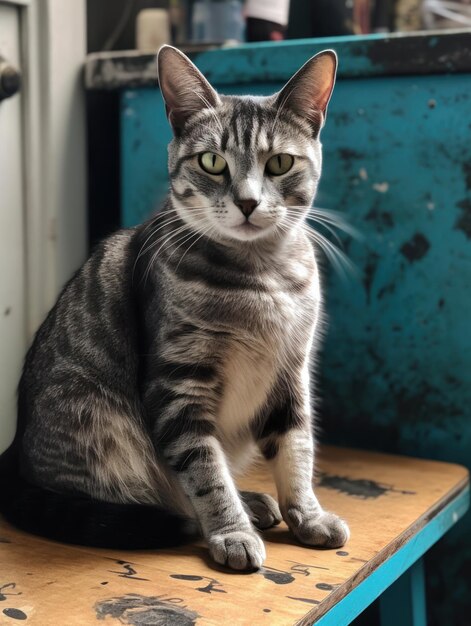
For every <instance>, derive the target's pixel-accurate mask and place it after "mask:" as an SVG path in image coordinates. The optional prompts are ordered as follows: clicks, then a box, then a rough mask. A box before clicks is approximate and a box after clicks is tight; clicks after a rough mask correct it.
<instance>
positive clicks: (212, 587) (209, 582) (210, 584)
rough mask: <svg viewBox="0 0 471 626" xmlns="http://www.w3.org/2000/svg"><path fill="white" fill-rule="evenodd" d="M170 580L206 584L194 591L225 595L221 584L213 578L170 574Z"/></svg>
mask: <svg viewBox="0 0 471 626" xmlns="http://www.w3.org/2000/svg"><path fill="white" fill-rule="evenodd" d="M170 578H175V579H176V580H189V581H194V582H198V581H203V582H206V585H204V586H203V587H196V588H195V589H196V591H200V592H201V593H213V592H217V593H227V591H225V590H224V589H221V588H220V587H222V585H221V583H220V582H219V581H218V580H216V579H215V578H209V577H208V576H196V575H194V574H170Z"/></svg>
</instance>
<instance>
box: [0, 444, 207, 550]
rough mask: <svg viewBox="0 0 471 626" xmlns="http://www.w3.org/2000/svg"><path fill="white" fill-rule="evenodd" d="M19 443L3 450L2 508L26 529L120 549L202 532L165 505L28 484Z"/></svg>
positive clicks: (160, 544)
mask: <svg viewBox="0 0 471 626" xmlns="http://www.w3.org/2000/svg"><path fill="white" fill-rule="evenodd" d="M19 465H20V464H19V454H18V446H17V444H16V442H14V443H13V444H12V445H11V446H10V448H8V449H7V450H6V451H5V452H4V453H3V454H2V455H0V513H1V514H2V515H3V516H4V518H5V519H6V520H7V521H8V522H10V523H11V524H12V525H14V526H16V527H17V528H19V529H21V530H25V531H27V532H30V533H33V534H35V535H41V536H42V537H46V538H47V539H53V540H55V541H61V542H65V543H72V544H79V545H85V546H95V547H100V548H116V549H129V550H138V549H152V548H166V547H174V546H178V545H182V544H184V543H187V542H188V541H190V540H192V539H194V538H195V537H196V536H197V529H196V524H195V522H194V521H192V520H189V519H186V518H183V517H180V516H178V515H175V514H173V513H170V512H168V511H165V510H163V509H161V508H158V507H154V506H148V505H141V504H117V503H111V502H102V501H99V500H94V499H92V498H89V497H87V496H83V495H78V496H76V495H66V494H60V493H56V492H54V491H49V490H47V489H43V488H41V487H38V486H36V485H33V484H30V483H28V482H27V481H26V480H24V479H23V478H22V476H21V474H20V467H19Z"/></svg>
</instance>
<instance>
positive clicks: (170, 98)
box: [157, 45, 221, 134]
mask: <svg viewBox="0 0 471 626" xmlns="http://www.w3.org/2000/svg"><path fill="white" fill-rule="evenodd" d="M157 66H158V72H159V84H160V90H161V92H162V96H163V98H164V101H165V108H166V111H167V117H168V121H169V122H170V125H171V126H172V128H173V130H174V131H175V132H176V133H177V134H178V132H179V131H180V130H181V129H182V128H183V127H184V125H185V123H186V122H187V120H188V119H189V118H190V117H191V116H192V115H194V114H195V113H198V111H202V110H203V109H208V108H213V107H215V106H217V105H218V104H220V103H221V101H220V99H219V96H218V95H217V93H216V91H215V90H214V89H213V88H212V87H211V85H210V84H209V83H208V81H207V80H206V78H205V77H204V76H203V74H202V73H201V72H200V71H199V69H198V68H197V67H196V65H194V64H193V63H192V62H191V61H190V59H189V58H188V57H187V56H186V55H184V54H183V52H180V50H177V49H176V48H174V47H173V46H167V45H165V46H162V47H161V48H160V50H159V53H158V56H157Z"/></svg>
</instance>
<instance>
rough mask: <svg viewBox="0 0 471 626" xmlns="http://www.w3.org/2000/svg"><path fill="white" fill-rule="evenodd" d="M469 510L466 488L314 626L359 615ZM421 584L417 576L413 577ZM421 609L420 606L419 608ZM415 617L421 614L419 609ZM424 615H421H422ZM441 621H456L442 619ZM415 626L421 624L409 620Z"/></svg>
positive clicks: (338, 625) (335, 624) (399, 625)
mask: <svg viewBox="0 0 471 626" xmlns="http://www.w3.org/2000/svg"><path fill="white" fill-rule="evenodd" d="M468 509H469V488H466V489H465V490H463V491H462V492H461V493H460V494H458V496H457V497H456V498H455V499H454V500H452V501H451V502H450V503H449V504H448V505H447V506H446V507H445V508H444V509H442V510H441V511H440V512H439V513H438V515H437V516H436V517H434V518H432V519H431V520H430V521H429V522H428V524H426V526H424V528H422V530H421V531H420V532H419V533H417V534H416V535H414V536H413V537H412V538H411V539H410V540H409V541H408V542H407V543H405V544H404V545H403V546H402V547H401V548H400V549H399V550H398V551H397V552H396V553H395V554H393V555H392V556H391V557H390V558H389V559H387V560H386V561H384V563H382V564H381V565H380V566H379V567H378V568H377V569H375V570H374V571H373V572H371V574H370V575H369V576H368V577H367V578H365V580H364V581H363V582H361V583H360V584H359V585H357V586H356V587H354V588H353V589H352V591H351V592H350V593H349V594H348V595H347V596H345V598H344V599H343V600H341V601H340V602H338V603H337V604H336V605H335V606H333V607H332V609H330V611H328V612H327V613H326V614H325V615H323V617H321V618H320V619H319V620H317V621H316V622H315V624H316V626H345V625H347V624H350V623H351V622H352V621H353V620H354V619H355V617H357V616H358V615H360V613H361V612H362V611H364V610H365V609H366V607H367V606H369V605H370V604H371V603H372V602H373V601H374V600H376V598H378V597H379V596H380V595H381V594H382V593H383V592H384V591H385V590H386V589H388V587H390V586H391V585H392V584H393V583H394V582H395V581H397V580H398V578H399V577H400V576H401V575H403V574H404V572H407V570H408V569H409V568H410V567H411V566H413V565H414V563H416V561H417V560H418V559H420V558H421V557H422V556H423V555H424V554H425V553H426V552H427V550H429V549H430V547H431V546H433V544H434V543H436V542H437V541H438V540H439V539H440V538H441V537H443V535H444V534H445V533H446V532H447V531H448V530H449V529H450V528H451V527H452V526H453V525H454V524H456V522H457V521H458V519H460V518H461V517H462V516H463V515H464V514H465V513H466V511H467V510H468ZM416 582H418V583H419V584H420V579H418V580H416ZM419 611H420V609H419ZM417 616H418V618H420V617H421V614H420V612H418V615H417ZM422 617H423V614H422ZM425 623H426V622H425V621H424V622H423V624H425ZM442 623H443V624H455V622H453V621H451V620H450V621H444V622H442ZM391 624H394V626H409V624H408V623H407V622H402V621H397V622H393V621H391ZM412 624H414V626H422V624H421V623H420V621H419V622H417V623H415V622H412ZM382 626H383V625H382Z"/></svg>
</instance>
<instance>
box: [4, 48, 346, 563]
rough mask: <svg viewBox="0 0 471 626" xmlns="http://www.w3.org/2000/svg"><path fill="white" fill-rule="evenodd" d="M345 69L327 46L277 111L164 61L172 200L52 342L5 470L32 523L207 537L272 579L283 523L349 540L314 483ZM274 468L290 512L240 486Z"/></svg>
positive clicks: (41, 356) (86, 291)
mask: <svg viewBox="0 0 471 626" xmlns="http://www.w3.org/2000/svg"><path fill="white" fill-rule="evenodd" d="M336 67H337V57H336V55H335V53H334V52H333V51H324V52H321V53H319V54H317V55H316V56H314V57H313V58H311V59H310V60H309V61H307V63H305V65H303V66H302V68H301V69H300V70H299V71H298V72H297V73H296V74H295V75H294V76H293V77H292V78H291V79H290V80H289V82H288V83H287V84H286V85H285V87H284V88H283V89H282V90H281V91H280V92H279V93H277V94H275V95H273V96H271V97H251V96H244V97H239V96H223V95H219V94H218V93H217V92H216V91H215V90H214V89H213V87H212V86H211V85H210V84H209V83H208V81H207V80H206V79H205V78H204V76H203V75H202V74H201V73H200V72H199V70H198V69H197V68H196V67H195V65H193V63H192V62H191V61H190V60H189V59H188V58H187V57H186V56H185V55H184V54H183V53H181V52H180V51H178V50H177V49H175V48H173V47H171V46H164V47H162V48H161V49H160V51H159V55H158V75H159V83H160V88H161V92H162V95H163V98H164V102H165V107H166V111H167V116H168V120H169V122H170V125H171V127H172V129H173V139H172V141H171V143H170V145H169V158H168V162H169V177H170V191H169V195H168V198H167V200H166V203H165V204H164V206H163V208H162V209H161V211H160V212H159V213H157V214H156V215H155V216H154V217H152V219H150V220H149V221H148V222H146V223H145V224H142V225H140V226H137V227H135V228H130V229H127V230H121V231H118V232H117V233H115V234H113V235H111V236H110V237H109V238H108V239H106V240H105V241H103V242H102V243H101V244H100V245H98V247H97V248H96V250H95V251H94V252H93V254H92V255H91V257H90V258H89V259H88V261H87V262H86V263H85V264H84V265H83V267H82V268H81V269H80V270H79V271H78V272H77V273H76V274H75V276H74V277H73V278H72V279H71V280H70V281H69V283H68V284H67V285H66V286H65V287H64V289H63V291H62V293H61V294H60V296H59V298H58V301H57V303H56V304H55V306H54V307H53V309H52V310H51V311H50V313H49V315H48V316H47V318H46V320H45V321H44V323H43V324H42V326H41V327H40V329H39V330H38V332H37V334H36V337H35V339H34V342H33V344H32V346H31V348H30V349H29V351H28V353H27V356H26V359H25V364H24V369H23V374H22V377H21V381H20V384H19V392H18V393H19V398H18V414H19V422H18V429H17V434H16V437H15V441H14V443H13V444H12V446H11V447H10V449H9V450H8V451H7V452H6V453H4V455H3V456H2V459H1V464H0V465H1V469H0V473H1V475H2V487H1V492H2V494H3V496H2V499H1V500H2V501H1V505H0V508H1V511H2V513H3V514H4V515H5V516H6V518H7V519H8V520H9V521H11V522H12V523H13V524H16V525H17V526H19V527H20V528H23V529H26V530H29V531H31V532H34V533H38V534H41V535H44V536H47V537H51V538H54V539H58V540H62V541H67V542H72V543H83V544H88V545H99V546H104V547H110V546H114V547H123V548H142V547H155V546H164V545H175V544H178V543H179V542H182V541H185V540H186V539H187V538H191V537H193V536H194V533H201V534H202V535H203V537H204V538H205V540H206V541H207V544H208V547H209V552H210V555H211V557H212V558H213V559H214V561H216V562H217V563H219V564H224V565H226V566H228V567H230V568H232V569H235V570H253V569H256V568H260V567H261V566H262V564H263V562H264V559H265V548H264V544H263V542H262V539H261V537H260V535H259V533H258V532H257V530H260V529H262V530H263V529H265V528H269V527H271V526H273V525H276V524H278V523H280V521H281V520H282V519H284V521H285V522H286V523H287V525H288V526H289V528H290V529H291V531H292V533H293V534H294V535H295V537H296V538H297V539H298V540H299V541H300V542H301V543H303V544H306V545H309V546H322V547H327V548H338V547H340V546H342V545H343V544H344V543H345V542H346V541H347V539H348V536H349V530H348V526H347V524H346V523H345V522H344V521H343V520H341V519H340V518H339V517H337V516H336V515H334V514H333V513H329V512H326V511H324V510H323V509H322V507H321V506H320V504H319V502H318V500H317V498H316V496H315V495H314V491H313V487H312V476H313V464H314V433H313V416H312V410H311V391H310V385H311V383H310V377H311V371H310V370H311V360H312V359H311V356H312V354H313V351H315V350H316V349H317V347H318V345H319V342H320V334H321V332H320V328H321V324H320V316H321V312H320V307H321V301H322V294H321V289H320V284H319V275H318V267H317V263H316V258H315V254H314V249H313V245H312V243H311V241H310V239H309V237H308V236H307V234H306V232H307V230H308V228H307V226H306V225H305V218H306V216H307V214H308V212H309V209H310V207H311V204H312V202H313V199H314V196H315V193H316V189H317V185H318V181H319V177H320V174H321V143H320V131H321V128H322V126H323V124H324V121H325V118H326V111H327V105H328V103H329V100H330V97H331V94H332V90H333V87H334V83H335V75H336ZM156 158H157V155H156ZM257 458H258V459H262V460H263V459H264V460H265V462H266V463H267V464H268V465H269V467H270V469H271V471H272V473H273V476H274V480H275V483H276V488H277V493H278V500H279V504H278V503H277V502H276V501H275V500H274V499H273V498H272V497H270V496H268V495H266V494H257V493H250V492H239V491H238V490H237V488H236V486H235V482H234V477H235V476H236V475H238V474H240V473H241V472H244V471H245V469H246V467H247V466H248V465H249V464H250V463H251V462H252V461H254V460H255V459H257Z"/></svg>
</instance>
